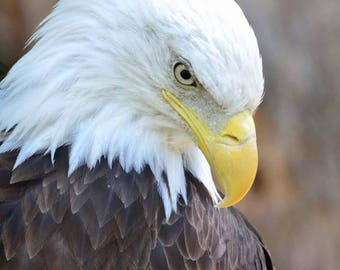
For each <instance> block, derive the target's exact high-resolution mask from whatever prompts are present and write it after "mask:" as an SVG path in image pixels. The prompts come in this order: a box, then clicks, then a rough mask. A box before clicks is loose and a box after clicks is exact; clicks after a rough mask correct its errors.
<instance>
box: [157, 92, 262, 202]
mask: <svg viewBox="0 0 340 270" xmlns="http://www.w3.org/2000/svg"><path fill="white" fill-rule="evenodd" d="M162 93H163V96H164V98H165V100H166V101H167V102H168V103H169V104H170V106H171V107H172V108H173V109H174V110H175V111H176V112H177V113H178V114H179V115H180V116H181V117H182V118H183V120H184V121H185V122H186V123H187V124H188V126H189V127H190V128H191V129H192V131H193V133H194V134H195V136H196V139H197V143H198V146H199V148H200V149H201V151H202V152H203V154H204V156H205V157H206V159H207V161H208V162H209V165H210V168H211V171H212V174H213V178H214V181H215V184H216V186H217V188H218V190H219V191H220V192H222V193H223V194H224V195H225V198H224V199H223V200H222V201H221V202H220V203H218V204H217V205H216V207H219V208H224V207H229V206H232V205H234V204H236V203H238V202H239V201H240V200H241V199H242V198H243V197H244V196H245V195H246V194H247V192H248V191H249V190H250V188H251V186H252V184H253V182H254V179H255V175H256V171H257V165H258V155H257V145H256V131H255V124H254V120H253V117H252V115H251V112H250V111H248V110H246V111H243V112H240V113H238V114H236V115H234V116H233V117H231V118H230V119H229V120H228V122H227V124H226V125H225V127H224V128H223V129H222V131H221V132H220V133H219V134H218V135H214V134H213V133H212V132H211V131H210V129H209V128H208V126H207V125H206V124H205V123H204V122H203V121H202V120H201V119H200V118H199V117H198V115H197V114H196V113H195V112H194V111H193V110H191V109H190V108H188V107H187V106H186V105H184V104H183V103H182V102H181V101H180V100H179V99H178V98H177V97H175V96H174V95H173V94H172V93H171V92H169V91H166V90H163V92H162Z"/></svg>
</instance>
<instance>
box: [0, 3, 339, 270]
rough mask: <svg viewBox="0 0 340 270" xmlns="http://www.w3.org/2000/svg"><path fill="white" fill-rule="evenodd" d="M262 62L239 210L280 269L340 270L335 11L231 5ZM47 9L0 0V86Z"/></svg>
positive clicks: (325, 6)
mask: <svg viewBox="0 0 340 270" xmlns="http://www.w3.org/2000/svg"><path fill="white" fill-rule="evenodd" d="M237 2H238V3H239V4H240V6H241V7H242V9H243V10H244V12H245V13H246V15H247V17H248V19H249V21H250V23H251V24H252V25H253V27H254V29H255V32H256V35H257V37H258V39H259V45H260V49H261V52H262V55H263V62H264V73H265V77H266V95H265V99H264V102H263V104H262V105H261V107H260V109H259V110H258V112H257V115H256V122H257V129H258V142H259V155H260V168H259V172H258V176H257V180H256V184H255V186H254V188H253V189H252V191H251V193H250V194H249V195H248V196H247V197H246V199H244V200H243V201H242V203H240V205H239V208H241V209H242V211H243V212H244V213H245V214H246V216H247V217H248V218H249V220H250V221H251V222H252V223H253V224H254V225H255V227H257V229H258V230H259V232H260V233H261V235H262V236H263V238H264V240H265V242H266V244H267V245H268V247H269V249H270V251H271V254H272V256H273V259H274V263H275V265H276V267H277V269H298V270H304V269H306V270H314V269H315V270H320V269H340V268H339V267H340V172H339V171H340V121H339V120H340V89H339V87H340V18H339V14H340V2H339V0H298V1H296V0H286V1H277V0H257V1H251V0H238V1H237ZM54 3H55V1H54V0H30V1H27V0H0V63H1V64H0V78H1V76H3V75H4V74H5V72H6V70H7V69H8V68H10V67H11V66H12V65H13V64H14V63H15V62H16V61H17V60H18V59H19V58H20V57H21V56H22V55H23V54H24V52H25V51H24V50H23V46H24V43H25V41H26V40H27V38H28V37H29V36H30V35H31V34H32V33H33V31H34V29H35V28H36V27H37V25H38V23H39V22H40V20H41V19H42V18H43V17H44V16H46V14H48V12H49V11H50V10H51V8H52V6H53V4H54Z"/></svg>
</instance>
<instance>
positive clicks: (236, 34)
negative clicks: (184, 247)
mask: <svg viewBox="0 0 340 270" xmlns="http://www.w3.org/2000/svg"><path fill="white" fill-rule="evenodd" d="M29 42H30V43H32V42H33V43H34V46H33V48H32V49H31V50H30V51H29V52H28V53H27V54H26V55H25V56H24V57H23V58H22V59H21V60H20V61H19V62H18V63H17V64H16V65H15V66H14V67H13V68H12V69H11V70H10V72H9V74H8V75H7V77H6V78H5V79H4V80H3V81H2V82H1V83H0V130H1V131H3V134H2V145H1V146H0V152H6V151H12V150H15V149H18V150H19V155H18V158H17V160H16V166H18V165H19V164H21V163H22V162H23V161H24V160H26V159H27V158H29V157H31V156H32V155H34V154H35V153H38V152H46V153H49V154H50V155H51V158H52V160H53V158H54V153H55V151H56V149H58V148H59V147H61V146H63V145H68V146H69V149H70V153H69V174H72V173H73V172H74V170H75V169H77V168H78V167H80V166H82V165H85V164H86V165H87V166H88V167H89V168H92V167H94V166H95V165H96V164H97V163H98V161H99V160H100V159H101V158H102V157H105V158H107V160H108V161H109V164H112V162H113V161H115V160H119V162H120V164H121V166H122V167H123V168H124V170H126V171H127V172H128V171H130V170H135V171H137V172H140V171H142V170H143V168H144V167H145V166H149V167H150V169H151V170H152V172H153V174H154V176H155V179H156V181H157V183H158V187H159V192H160V194H161V196H162V199H163V202H164V207H165V212H166V214H167V216H169V215H170V213H171V211H172V210H176V206H177V200H178V198H179V196H182V198H183V199H184V200H186V178H185V171H189V172H190V173H191V174H193V175H194V176H195V177H196V178H197V179H198V181H201V182H202V183H203V184H204V186H205V187H206V188H207V190H208V191H209V193H210V195H211V197H212V199H213V201H214V203H216V204H217V206H218V207H227V206H230V205H233V204H235V203H236V202H238V201H239V200H240V199H241V198H242V197H243V196H244V195H245V193H246V192H247V191H248V190H249V189H250V186H251V184H252V182H253V180H254V177H255V173H256V169H257V148H256V134H255V126H254V122H253V119H252V114H253V113H254V111H255V109H256V108H257V106H258V105H259V104H260V102H261V99H262V95H263V75H262V60H261V56H260V53H259V49H258V45H257V41H256V37H255V35H254V33H253V30H252V28H251V27H250V26H249V24H248V22H247V20H246V18H245V16H244V14H243V13H242V11H241V9H240V8H239V6H238V5H237V4H236V3H235V2H234V1H233V0H224V1H222V0H211V1H209V4H207V3H206V1H205V0H164V1H156V0H150V1H140V0H130V1H116V0H103V1H95V0H88V1H81V0H73V1H66V0H60V1H59V2H58V4H57V5H56V6H55V8H54V10H53V12H52V13H51V14H50V15H49V16H48V17H47V18H46V19H45V20H44V21H43V22H42V24H41V25H40V27H39V30H38V31H37V32H36V33H35V34H34V35H33V37H32V38H31V40H30V41H29ZM217 190H218V191H220V192H221V193H223V194H224V195H225V198H224V199H222V200H221V198H220V193H219V192H218V191H217Z"/></svg>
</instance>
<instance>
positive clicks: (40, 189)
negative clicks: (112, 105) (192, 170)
mask: <svg viewBox="0 0 340 270" xmlns="http://www.w3.org/2000/svg"><path fill="white" fill-rule="evenodd" d="M67 152H68V149H67V148H61V149H58V151H57V153H56V156H57V157H58V158H57V160H56V163H55V165H52V164H49V163H48V162H47V161H46V158H45V157H44V155H43V154H40V155H35V156H33V157H32V158H31V159H28V160H27V161H26V162H25V163H23V164H22V165H20V166H19V167H18V168H16V169H15V171H14V172H13V173H12V172H11V168H10V166H9V167H8V164H12V166H13V162H12V161H11V159H13V156H14V157H15V154H13V155H12V154H8V153H7V154H0V160H1V161H2V164H5V165H6V166H1V168H0V183H1V185H0V193H1V194H3V196H2V197H1V200H0V224H1V241H0V243H1V251H0V269H16V270H24V269H52V270H59V269H60V270H78V269H79V270H80V269H82V270H83V269H84V270H85V269H86V270H93V269H120V270H123V269H148V270H159V269H176V270H178V269H188V270H189V269H202V270H203V269H216V270H217V269H268V270H270V269H273V268H272V265H271V261H270V256H269V253H268V252H267V250H266V249H265V247H264V245H263V243H262V242H261V239H260V238H259V236H258V234H257V233H256V231H255V230H254V228H253V227H251V225H250V224H249V223H248V222H247V221H246V220H245V218H244V217H243V216H242V214H241V213H239V212H238V211H237V210H236V209H235V208H228V209H224V210H222V209H216V208H214V207H213V203H212V201H211V198H210V196H209V194H208V192H207V191H206V189H205V188H204V187H203V185H201V184H198V183H199V182H198V181H197V180H196V179H194V178H193V177H192V176H191V175H190V174H187V175H186V179H187V181H188V202H187V205H185V203H178V206H177V208H178V211H177V213H173V214H172V215H171V217H170V219H168V220H167V219H166V218H165V214H164V210H163V206H162V199H161V197H160V195H159V192H158V189H157V182H156V180H155V179H154V178H153V176H152V173H151V171H150V169H149V168H147V167H146V168H145V169H144V171H143V172H141V173H137V172H135V171H131V172H130V173H125V172H124V170H122V168H121V166H120V165H119V163H115V164H114V166H113V167H112V168H110V167H109V166H108V165H107V161H106V160H104V159H102V161H101V162H100V163H99V164H98V165H97V166H96V167H95V168H93V169H88V168H86V167H82V168H79V169H78V170H79V171H76V172H74V174H73V175H71V176H69V177H68V176H67V171H68V164H67V162H65V161H64V160H59V159H63V158H65V154H67ZM66 156H67V155H66ZM7 159H8V161H7ZM46 164H48V165H46ZM21 166H22V167H21ZM28 168H34V171H33V172H32V171H30V170H29V169H28ZM38 172H39V174H38ZM13 175H14V176H13ZM61 177H63V178H64V179H60V178H61ZM12 179H16V181H14V182H15V184H14V183H13V182H12V181H11V180H12ZM47 179H48V180H47ZM51 179H54V180H51ZM57 179H58V180H57ZM78 182H80V183H81V185H82V186H86V188H85V190H84V191H83V192H76V191H77V190H78V191H79V184H78ZM58 183H67V184H63V185H62V186H63V188H62V189H60V185H59V186H58ZM7 194H11V195H7ZM3 198H6V200H4V199H3Z"/></svg>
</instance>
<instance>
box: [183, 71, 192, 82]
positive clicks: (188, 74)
mask: <svg viewBox="0 0 340 270" xmlns="http://www.w3.org/2000/svg"><path fill="white" fill-rule="evenodd" d="M181 76H182V78H183V79H184V80H189V79H190V78H191V73H190V72H189V70H187V69H184V70H182V71H181Z"/></svg>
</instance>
